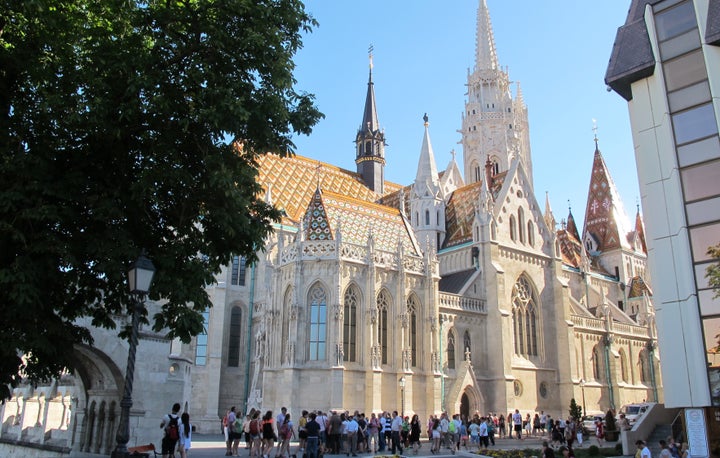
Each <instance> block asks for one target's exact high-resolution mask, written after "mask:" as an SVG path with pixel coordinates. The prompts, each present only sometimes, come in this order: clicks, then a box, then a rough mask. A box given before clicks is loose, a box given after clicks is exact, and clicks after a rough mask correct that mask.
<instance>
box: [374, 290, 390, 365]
mask: <svg viewBox="0 0 720 458" xmlns="http://www.w3.org/2000/svg"><path fill="white" fill-rule="evenodd" d="M391 303H392V301H391V299H390V294H389V293H388V292H387V291H386V290H382V291H380V294H378V296H377V308H378V329H377V331H378V332H377V335H378V339H379V342H378V343H379V344H380V359H381V361H380V362H381V364H387V363H388V310H390V305H391Z"/></svg>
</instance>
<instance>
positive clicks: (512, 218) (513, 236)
mask: <svg viewBox="0 0 720 458" xmlns="http://www.w3.org/2000/svg"><path fill="white" fill-rule="evenodd" d="M515 239H517V229H516V227H515V215H510V240H512V241H513V242H514V241H515Z"/></svg>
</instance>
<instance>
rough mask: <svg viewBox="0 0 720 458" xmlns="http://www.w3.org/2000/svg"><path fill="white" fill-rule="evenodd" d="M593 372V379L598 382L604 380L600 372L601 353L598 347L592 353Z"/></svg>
mask: <svg viewBox="0 0 720 458" xmlns="http://www.w3.org/2000/svg"><path fill="white" fill-rule="evenodd" d="M592 370H593V378H594V379H595V380H597V381H598V382H599V381H601V380H602V372H601V371H600V351H599V350H598V348H597V347H595V348H593V351H592Z"/></svg>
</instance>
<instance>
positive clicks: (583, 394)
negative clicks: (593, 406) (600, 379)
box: [580, 378, 587, 417]
mask: <svg viewBox="0 0 720 458" xmlns="http://www.w3.org/2000/svg"><path fill="white" fill-rule="evenodd" d="M580 390H582V398H583V417H584V416H585V415H587V412H586V411H585V379H584V378H581V379H580Z"/></svg>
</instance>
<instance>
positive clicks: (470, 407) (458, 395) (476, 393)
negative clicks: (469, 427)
mask: <svg viewBox="0 0 720 458" xmlns="http://www.w3.org/2000/svg"><path fill="white" fill-rule="evenodd" d="M472 378H474V377H472ZM450 395H451V396H452V397H451V398H450V403H449V404H447V408H446V410H447V411H448V412H453V413H462V412H461V411H462V410H463V408H464V406H463V398H464V397H465V398H467V411H468V413H469V415H470V418H472V416H473V415H474V414H475V412H486V411H487V409H486V403H485V397H484V396H483V395H482V393H481V392H480V390H479V389H478V388H477V385H476V384H475V383H473V381H467V382H466V383H464V384H461V385H459V386H458V389H457V390H456V391H454V392H451V393H450ZM463 420H466V419H463Z"/></svg>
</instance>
